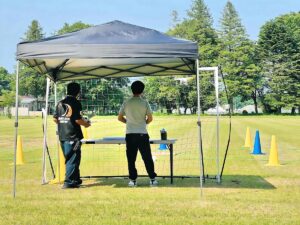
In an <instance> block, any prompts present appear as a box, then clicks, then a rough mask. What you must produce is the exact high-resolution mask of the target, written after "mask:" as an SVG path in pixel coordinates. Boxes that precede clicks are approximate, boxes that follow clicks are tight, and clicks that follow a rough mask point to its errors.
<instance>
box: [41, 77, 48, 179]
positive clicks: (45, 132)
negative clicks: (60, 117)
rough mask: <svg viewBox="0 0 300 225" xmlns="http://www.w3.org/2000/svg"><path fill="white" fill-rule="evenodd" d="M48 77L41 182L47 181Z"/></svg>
mask: <svg viewBox="0 0 300 225" xmlns="http://www.w3.org/2000/svg"><path fill="white" fill-rule="evenodd" d="M49 89H50V79H49V78H47V86H46V106H45V112H46V113H45V117H44V144H43V159H42V161H43V168H42V169H43V171H42V184H46V183H47V170H46V150H47V115H48V99H49Z"/></svg>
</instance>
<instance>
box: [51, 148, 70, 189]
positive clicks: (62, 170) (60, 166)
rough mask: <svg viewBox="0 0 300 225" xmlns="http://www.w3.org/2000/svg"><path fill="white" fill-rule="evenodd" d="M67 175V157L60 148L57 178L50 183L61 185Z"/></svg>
mask: <svg viewBox="0 0 300 225" xmlns="http://www.w3.org/2000/svg"><path fill="white" fill-rule="evenodd" d="M65 175H66V165H65V157H64V154H63V152H62V150H61V148H59V164H57V170H56V177H55V179H53V180H51V181H50V182H49V183H50V184H60V183H62V182H64V180H65Z"/></svg>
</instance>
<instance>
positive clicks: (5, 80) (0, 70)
mask: <svg viewBox="0 0 300 225" xmlns="http://www.w3.org/2000/svg"><path fill="white" fill-rule="evenodd" d="M10 81H11V75H10V74H9V73H8V72H7V70H6V69H5V68H4V67H0V95H1V92H2V91H3V90H10V87H9V84H10Z"/></svg>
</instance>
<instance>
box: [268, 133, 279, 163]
mask: <svg viewBox="0 0 300 225" xmlns="http://www.w3.org/2000/svg"><path fill="white" fill-rule="evenodd" d="M268 166H280V164H279V160H278V148H277V143H276V137H275V135H272V141H271V149H270V156H269V163H268Z"/></svg>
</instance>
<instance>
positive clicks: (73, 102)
mask: <svg viewBox="0 0 300 225" xmlns="http://www.w3.org/2000/svg"><path fill="white" fill-rule="evenodd" d="M79 94H80V85H79V84H77V83H69V84H68V86H67V96H66V97H65V98H64V99H63V100H61V101H60V102H59V103H58V104H57V106H56V112H55V114H54V116H53V119H54V122H55V123H56V124H57V125H58V135H59V140H60V144H61V148H62V150H63V153H64V156H65V164H66V174H65V181H64V186H63V188H76V187H79V186H80V184H81V183H82V180H81V179H80V171H79V166H80V160H81V141H80V140H81V139H82V138H83V135H82V131H81V128H80V126H84V127H89V126H91V124H90V122H89V121H87V120H85V119H83V118H82V116H81V111H82V106H81V103H80V102H79V101H78V100H77V98H78V97H79Z"/></svg>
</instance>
